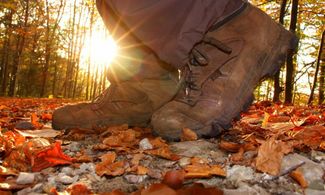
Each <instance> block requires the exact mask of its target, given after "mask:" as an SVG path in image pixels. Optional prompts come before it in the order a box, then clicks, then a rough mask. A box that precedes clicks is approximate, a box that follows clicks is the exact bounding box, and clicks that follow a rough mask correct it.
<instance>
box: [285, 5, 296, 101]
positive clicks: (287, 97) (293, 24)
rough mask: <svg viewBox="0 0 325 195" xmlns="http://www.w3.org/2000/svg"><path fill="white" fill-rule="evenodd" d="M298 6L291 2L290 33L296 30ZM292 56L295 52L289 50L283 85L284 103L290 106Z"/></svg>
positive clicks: (292, 73)
mask: <svg viewBox="0 0 325 195" xmlns="http://www.w3.org/2000/svg"><path fill="white" fill-rule="evenodd" d="M298 4H299V0H292V9H291V20H290V31H291V32H293V33H295V32H296V28H297V18H298ZM294 54H295V50H292V49H291V50H289V51H288V55H287V66H286V68H287V72H286V84H285V86H286V87H285V103H288V104H291V103H292V97H293V85H294V84H293V78H294V74H295V66H294Z"/></svg>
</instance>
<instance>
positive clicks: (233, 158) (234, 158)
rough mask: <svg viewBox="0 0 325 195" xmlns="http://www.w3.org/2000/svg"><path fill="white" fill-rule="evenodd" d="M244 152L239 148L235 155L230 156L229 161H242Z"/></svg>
mask: <svg viewBox="0 0 325 195" xmlns="http://www.w3.org/2000/svg"><path fill="white" fill-rule="evenodd" d="M244 152H245V150H244V148H243V147H241V148H240V149H239V151H238V152H237V153H235V154H232V155H231V157H230V160H231V161H233V162H238V161H242V160H243V158H244Z"/></svg>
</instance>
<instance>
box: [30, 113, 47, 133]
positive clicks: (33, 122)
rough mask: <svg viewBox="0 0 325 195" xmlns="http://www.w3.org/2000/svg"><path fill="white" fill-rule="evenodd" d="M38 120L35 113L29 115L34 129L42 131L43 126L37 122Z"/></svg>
mask: <svg viewBox="0 0 325 195" xmlns="http://www.w3.org/2000/svg"><path fill="white" fill-rule="evenodd" d="M38 120H39V118H38V117H37V115H36V114H35V113H33V114H32V115H31V123H32V124H33V125H34V127H35V128H36V129H42V128H43V126H44V125H42V124H41V123H39V122H38Z"/></svg>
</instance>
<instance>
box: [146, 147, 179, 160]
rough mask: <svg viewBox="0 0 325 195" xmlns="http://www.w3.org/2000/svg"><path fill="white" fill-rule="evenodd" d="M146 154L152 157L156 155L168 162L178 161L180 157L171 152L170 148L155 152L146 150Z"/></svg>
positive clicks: (155, 150) (159, 149)
mask: <svg viewBox="0 0 325 195" xmlns="http://www.w3.org/2000/svg"><path fill="white" fill-rule="evenodd" d="M145 153H147V154H151V155H156V156H159V157H162V158H165V159H168V160H178V159H179V157H178V156H177V155H175V154H173V153H172V152H171V151H170V150H169V147H162V148H158V149H154V150H146V151H145Z"/></svg>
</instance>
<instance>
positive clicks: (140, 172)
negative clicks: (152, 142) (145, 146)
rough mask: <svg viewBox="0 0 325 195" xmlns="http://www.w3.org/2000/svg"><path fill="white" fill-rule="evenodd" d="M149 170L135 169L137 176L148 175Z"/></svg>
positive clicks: (139, 167)
mask: <svg viewBox="0 0 325 195" xmlns="http://www.w3.org/2000/svg"><path fill="white" fill-rule="evenodd" d="M148 171H149V169H148V168H146V167H143V166H138V167H137V174H138V175H146V174H147V173H148Z"/></svg>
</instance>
